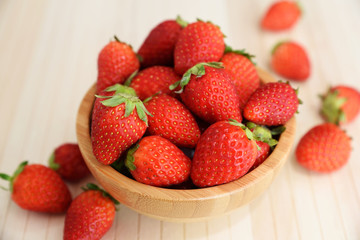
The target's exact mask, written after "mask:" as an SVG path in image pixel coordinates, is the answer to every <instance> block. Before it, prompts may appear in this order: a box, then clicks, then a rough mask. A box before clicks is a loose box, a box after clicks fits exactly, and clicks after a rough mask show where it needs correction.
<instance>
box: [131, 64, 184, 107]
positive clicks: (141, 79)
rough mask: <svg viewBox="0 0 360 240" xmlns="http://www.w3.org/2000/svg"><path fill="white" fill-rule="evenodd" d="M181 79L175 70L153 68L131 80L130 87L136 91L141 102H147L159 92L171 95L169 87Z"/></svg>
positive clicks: (160, 67) (162, 67) (143, 71)
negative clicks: (146, 100)
mask: <svg viewBox="0 0 360 240" xmlns="http://www.w3.org/2000/svg"><path fill="white" fill-rule="evenodd" d="M180 79H181V77H180V76H179V75H177V74H176V73H175V71H174V69H173V68H170V67H164V66H153V67H149V68H145V69H144V70H142V71H140V72H139V73H138V74H137V75H136V76H135V77H134V78H133V79H132V80H131V83H130V87H132V88H133V89H134V90H135V92H136V95H137V96H138V97H139V98H140V100H145V99H146V98H148V97H150V96H152V95H154V94H155V93H158V92H159V91H160V92H162V93H167V94H171V91H170V89H169V86H170V85H171V84H173V83H175V82H177V81H179V80H180Z"/></svg>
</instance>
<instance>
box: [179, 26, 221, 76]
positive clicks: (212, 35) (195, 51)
mask: <svg viewBox="0 0 360 240" xmlns="http://www.w3.org/2000/svg"><path fill="white" fill-rule="evenodd" d="M224 50H225V43H224V35H223V33H222V32H221V31H220V29H219V27H218V26H216V25H214V24H212V23H211V22H203V21H200V20H199V21H197V22H195V23H191V24H189V25H187V26H186V27H185V28H184V29H183V30H182V31H181V32H180V35H179V38H178V41H177V42H176V44H175V50H174V64H175V71H176V72H177V73H178V74H179V75H182V74H183V73H185V72H186V71H187V70H188V69H189V68H191V67H193V66H194V65H196V64H197V63H200V62H217V61H219V60H220V58H221V57H222V55H223V53H224Z"/></svg>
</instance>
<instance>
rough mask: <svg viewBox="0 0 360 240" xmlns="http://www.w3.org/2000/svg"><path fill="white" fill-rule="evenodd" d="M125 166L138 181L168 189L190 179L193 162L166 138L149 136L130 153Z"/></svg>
mask: <svg viewBox="0 0 360 240" xmlns="http://www.w3.org/2000/svg"><path fill="white" fill-rule="evenodd" d="M125 165H126V166H127V167H128V168H129V170H130V172H131V174H132V176H133V177H134V178H135V179H136V180H137V181H139V182H141V183H145V184H148V185H152V186H158V187H167V186H171V185H175V184H180V183H182V182H185V181H186V180H187V179H188V178H189V175H190V168H191V160H190V159H189V158H188V157H187V156H186V155H185V154H184V153H183V152H182V151H181V150H180V149H179V148H177V147H176V146H175V145H174V144H172V143H171V142H170V141H168V140H166V139H165V138H162V137H160V136H148V137H144V138H143V139H141V140H140V142H139V143H138V144H137V145H136V146H135V147H133V148H132V149H130V150H129V151H128V155H127V158H126V162H125Z"/></svg>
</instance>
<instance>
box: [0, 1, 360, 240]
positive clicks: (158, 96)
mask: <svg viewBox="0 0 360 240" xmlns="http://www.w3.org/2000/svg"><path fill="white" fill-rule="evenodd" d="M300 16H301V10H300V8H299V6H298V5H297V3H295V2H292V1H286V0H285V1H278V2H276V3H274V4H273V5H272V6H270V8H269V9H268V11H267V12H266V14H265V15H264V17H263V18H262V20H261V24H260V25H261V27H262V28H263V29H264V30H268V31H283V30H287V29H289V28H291V27H293V26H294V24H295V23H296V22H297V21H298V19H299V18H300ZM253 57H254V56H253V55H251V54H249V53H246V52H245V51H244V50H233V49H232V48H231V47H229V46H227V45H226V44H225V42H224V35H223V33H222V32H221V30H220V28H219V27H218V26H216V25H215V24H213V23H211V22H205V21H202V20H199V19H198V20H197V21H196V22H193V23H187V22H185V21H184V20H182V19H180V18H177V19H176V20H168V21H164V22H162V23H160V24H159V25H157V26H156V27H155V28H154V29H153V30H152V31H151V32H150V33H149V35H148V36H147V38H146V39H145V41H144V43H143V44H142V46H141V47H140V49H139V50H138V51H137V53H135V52H134V50H133V49H132V48H131V46H130V45H128V44H126V43H124V42H121V41H120V40H119V39H117V38H116V37H115V39H114V41H111V42H110V43H109V44H107V45H106V46H105V47H104V48H103V49H102V50H101V52H100V54H99V57H98V79H97V85H96V87H97V95H96V100H95V102H94V106H93V112H92V118H91V141H92V147H93V152H94V155H95V157H96V159H97V160H98V161H99V162H101V163H102V164H106V165H111V166H113V167H114V168H115V169H117V170H118V171H119V172H120V173H122V174H125V175H127V176H129V177H132V178H134V179H135V180H137V181H139V182H142V183H144V184H149V185H153V186H158V187H170V188H181V189H189V188H190V189H191V188H199V187H210V186H215V185H219V184H224V183H228V182H230V181H234V180H236V179H239V178H240V177H242V176H243V175H244V174H246V173H247V172H249V171H251V170H253V169H255V168H256V167H258V166H259V165H260V164H262V163H263V162H264V161H265V160H266V158H267V157H268V156H269V154H270V153H271V151H272V150H273V149H274V147H275V146H276V144H277V139H278V137H279V135H280V134H281V133H282V132H283V131H284V130H285V129H284V127H283V125H284V124H285V123H286V122H287V121H288V120H289V119H290V118H291V117H292V116H293V115H294V114H295V113H296V112H297V109H298V104H299V103H300V100H299V99H298V97H297V90H294V89H293V88H292V87H291V86H290V85H289V83H285V82H276V83H262V82H261V80H260V79H259V76H258V74H257V70H256V68H255V65H254V63H253V61H252V58H253ZM271 67H272V69H273V70H274V72H276V73H277V74H278V75H280V76H282V77H284V78H287V79H289V80H295V81H300V82H306V80H307V79H308V78H309V76H310V70H311V69H310V61H309V58H308V56H307V53H306V51H305V50H304V48H303V47H302V46H301V45H299V44H298V43H296V42H293V41H286V42H280V43H279V44H277V45H276V46H275V47H274V49H273V51H272V58H271ZM321 99H322V108H321V110H320V113H321V115H322V116H323V117H324V119H325V121H326V123H324V124H320V125H318V126H315V127H314V128H312V129H310V131H309V132H308V133H306V134H305V135H304V136H303V137H302V138H301V140H300V142H299V143H298V146H297V149H296V157H297V160H298V162H299V163H300V164H301V165H303V166H304V167H306V168H308V169H310V170H314V171H318V172H331V171H334V170H337V169H339V168H341V167H342V166H344V165H345V164H346V162H347V161H348V159H349V156H350V150H351V147H350V138H349V137H348V136H347V135H346V133H345V132H344V131H342V130H341V129H340V127H339V126H343V125H345V124H348V123H350V122H352V121H353V120H354V119H355V118H356V117H357V116H358V115H359V112H360V93H359V92H358V91H357V90H356V89H354V88H352V87H349V86H343V85H339V86H335V87H332V88H330V89H329V91H328V92H327V93H325V94H323V95H322V97H321ZM89 173H90V172H89V170H88V169H87V167H86V165H85V162H84V159H83V158H82V156H81V153H80V150H79V147H78V145H77V144H63V145H61V146H59V147H58V148H57V149H56V150H55V151H54V153H53V155H52V156H51V158H50V161H49V166H44V165H42V164H28V163H27V162H23V163H21V164H20V165H19V167H18V169H17V170H16V171H15V172H14V174H13V175H12V176H9V175H7V174H4V173H0V178H2V179H4V180H7V181H9V182H10V184H9V186H10V187H9V190H10V191H11V194H12V195H11V197H12V200H13V201H14V202H15V203H16V204H18V205H19V206H20V207H22V208H23V209H27V210H31V211H37V212H46V213H56V214H59V213H65V212H66V217H65V224H64V239H100V238H101V237H102V236H103V235H104V234H105V233H106V232H107V231H108V230H109V229H110V227H111V226H112V224H113V221H114V217H115V210H116V209H115V204H117V203H118V202H117V201H116V200H115V199H114V198H112V197H111V196H110V195H109V194H108V193H106V192H105V191H104V190H102V189H100V188H99V187H97V186H96V185H94V184H91V183H89V184H87V186H86V187H84V188H83V190H84V192H82V193H80V194H79V195H78V196H77V197H75V198H74V199H72V196H71V194H70V191H69V189H68V186H67V184H66V182H68V183H70V182H74V181H78V180H80V179H82V178H84V177H86V176H88V175H89Z"/></svg>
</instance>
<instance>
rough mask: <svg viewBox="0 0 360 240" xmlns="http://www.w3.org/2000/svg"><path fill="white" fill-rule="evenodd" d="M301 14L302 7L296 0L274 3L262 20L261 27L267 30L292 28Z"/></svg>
mask: <svg viewBox="0 0 360 240" xmlns="http://www.w3.org/2000/svg"><path fill="white" fill-rule="evenodd" d="M300 16H301V9H300V7H299V5H298V4H297V2H295V1H278V2H275V3H273V4H272V5H271V6H270V8H269V9H268V10H267V12H266V14H265V16H264V17H263V19H262V20H261V27H262V28H263V29H266V30H271V31H280V30H286V29H289V28H291V27H292V26H293V25H294V24H295V23H296V22H297V20H298V19H299V18H300Z"/></svg>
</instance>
